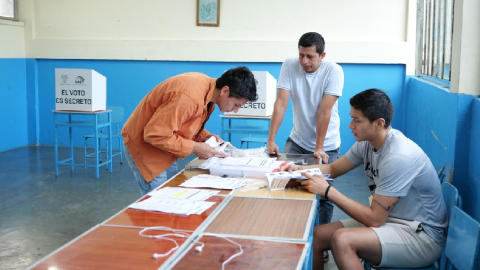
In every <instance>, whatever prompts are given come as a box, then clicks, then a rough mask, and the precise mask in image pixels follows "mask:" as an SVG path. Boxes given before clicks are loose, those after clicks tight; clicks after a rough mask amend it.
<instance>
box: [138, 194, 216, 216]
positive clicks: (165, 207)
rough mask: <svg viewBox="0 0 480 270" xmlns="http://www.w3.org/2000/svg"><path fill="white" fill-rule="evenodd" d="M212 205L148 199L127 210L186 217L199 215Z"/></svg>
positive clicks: (189, 201) (182, 200) (211, 203)
mask: <svg viewBox="0 0 480 270" xmlns="http://www.w3.org/2000/svg"><path fill="white" fill-rule="evenodd" d="M214 204H215V202H206V201H194V200H189V199H169V198H162V197H150V198H148V199H146V200H143V201H141V202H136V203H132V204H131V205H130V206H129V208H133V209H139V210H146V211H157V212H164V213H170V214H177V215H186V216H188V215H191V214H196V215H200V214H201V213H203V212H204V211H205V210H207V209H208V208H210V207H211V206H212V205H214Z"/></svg>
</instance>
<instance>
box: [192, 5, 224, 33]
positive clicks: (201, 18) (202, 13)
mask: <svg viewBox="0 0 480 270" xmlns="http://www.w3.org/2000/svg"><path fill="white" fill-rule="evenodd" d="M219 25H220V0H197V26H214V27H218V26H219Z"/></svg>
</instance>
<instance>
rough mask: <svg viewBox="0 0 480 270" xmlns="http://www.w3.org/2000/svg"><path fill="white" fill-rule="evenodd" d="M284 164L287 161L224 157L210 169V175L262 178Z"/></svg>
mask: <svg viewBox="0 0 480 270" xmlns="http://www.w3.org/2000/svg"><path fill="white" fill-rule="evenodd" d="M286 164H288V161H277V160H276V158H260V157H226V158H224V159H221V161H220V162H218V163H216V164H215V165H213V166H211V167H210V174H214V175H220V176H230V177H232V176H233V177H256V178H263V177H265V173H270V172H273V171H275V170H277V169H278V168H279V167H280V166H285V165H286Z"/></svg>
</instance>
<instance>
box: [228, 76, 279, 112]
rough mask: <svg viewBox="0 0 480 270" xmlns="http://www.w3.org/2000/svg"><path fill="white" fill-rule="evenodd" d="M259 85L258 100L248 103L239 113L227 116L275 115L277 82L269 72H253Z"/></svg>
mask: <svg viewBox="0 0 480 270" xmlns="http://www.w3.org/2000/svg"><path fill="white" fill-rule="evenodd" d="M252 73H253V76H254V77H255V83H256V84H257V94H258V100H257V101H255V102H247V103H245V105H243V106H242V107H240V109H239V110H238V112H237V113H234V112H230V113H225V115H249V116H270V115H272V114H273V105H274V103H275V99H276V97H277V80H276V79H275V78H274V77H273V76H272V75H271V74H270V73H268V71H252Z"/></svg>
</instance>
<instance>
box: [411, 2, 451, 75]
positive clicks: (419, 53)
mask: <svg viewBox="0 0 480 270" xmlns="http://www.w3.org/2000/svg"><path fill="white" fill-rule="evenodd" d="M453 5H454V0H418V1H417V44H416V52H415V59H416V64H415V73H416V75H425V76H431V77H434V78H438V79H442V80H446V81H450V79H451V68H450V67H451V62H452V36H453V35H452V31H453V16H454V15H453Z"/></svg>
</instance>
